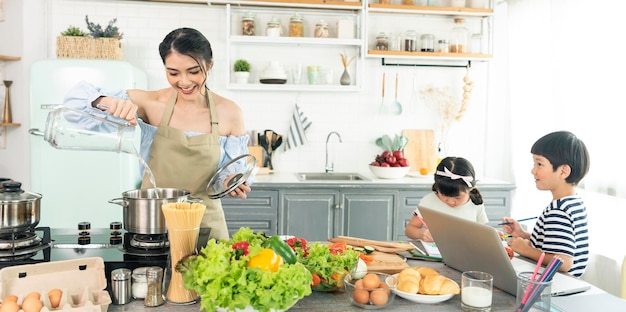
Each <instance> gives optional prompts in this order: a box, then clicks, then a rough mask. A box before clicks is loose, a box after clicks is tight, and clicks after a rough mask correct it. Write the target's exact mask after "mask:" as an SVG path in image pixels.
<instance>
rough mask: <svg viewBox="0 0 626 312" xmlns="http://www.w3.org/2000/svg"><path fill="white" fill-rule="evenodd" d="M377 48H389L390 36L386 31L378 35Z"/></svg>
mask: <svg viewBox="0 0 626 312" xmlns="http://www.w3.org/2000/svg"><path fill="white" fill-rule="evenodd" d="M376 50H384V51H386V50H389V37H388V36H387V35H386V34H385V33H384V32H380V33H378V35H377V36H376Z"/></svg>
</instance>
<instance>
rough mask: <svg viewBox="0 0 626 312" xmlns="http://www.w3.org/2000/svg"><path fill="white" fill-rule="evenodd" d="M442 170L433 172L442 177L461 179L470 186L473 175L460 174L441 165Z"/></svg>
mask: <svg viewBox="0 0 626 312" xmlns="http://www.w3.org/2000/svg"><path fill="white" fill-rule="evenodd" d="M443 170H444V171H437V172H435V174H436V175H438V176H442V177H448V178H450V179H452V180H457V179H462V180H463V181H465V184H467V186H468V187H472V181H474V177H472V176H461V175H458V174H455V173H452V172H451V171H450V170H448V168H446V167H443Z"/></svg>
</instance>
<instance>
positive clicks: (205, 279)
mask: <svg viewBox="0 0 626 312" xmlns="http://www.w3.org/2000/svg"><path fill="white" fill-rule="evenodd" d="M266 239H267V238H266V237H265V235H263V233H261V232H257V233H253V232H252V230H250V229H249V228H241V229H240V230H239V231H238V232H237V233H235V234H233V239H232V240H221V241H219V242H217V241H215V239H211V240H209V241H208V243H207V245H206V246H205V247H204V248H202V250H201V251H200V254H199V255H198V256H197V257H194V258H192V259H189V260H188V261H191V263H188V264H186V265H187V266H188V267H189V268H190V269H188V270H186V271H184V272H183V279H184V282H185V288H187V289H193V290H195V291H196V293H198V295H200V297H201V299H202V301H201V304H200V308H201V309H203V310H205V311H215V310H216V309H217V307H221V308H224V309H226V310H228V311H235V309H245V308H246V307H248V306H250V307H252V308H254V309H255V310H257V311H270V310H271V309H274V310H287V309H288V308H290V307H291V306H292V305H293V304H295V303H296V302H297V301H298V300H300V299H302V298H304V297H305V296H308V295H310V294H311V282H312V278H311V273H310V272H309V271H308V270H307V269H306V268H305V267H304V265H302V264H301V263H297V262H296V263H295V264H283V265H281V266H280V268H279V269H278V271H277V272H269V271H263V270H260V269H256V268H248V267H247V266H246V263H247V262H248V259H250V257H251V256H254V255H256V254H258V253H259V251H260V250H261V249H262V247H261V244H262V243H263V242H264V241H265V240H266ZM241 241H247V242H249V243H250V247H249V252H250V253H249V254H248V255H247V256H242V257H241V258H240V259H239V260H234V259H233V258H232V255H233V249H232V247H231V246H232V245H233V244H235V243H237V242H241Z"/></svg>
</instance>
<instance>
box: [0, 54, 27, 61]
mask: <svg viewBox="0 0 626 312" xmlns="http://www.w3.org/2000/svg"><path fill="white" fill-rule="evenodd" d="M21 59H22V58H21V57H19V56H9V55H2V54H0V61H19V60H21Z"/></svg>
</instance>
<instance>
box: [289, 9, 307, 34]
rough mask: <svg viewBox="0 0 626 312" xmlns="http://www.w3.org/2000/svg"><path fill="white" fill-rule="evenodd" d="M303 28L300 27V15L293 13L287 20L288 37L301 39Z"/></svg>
mask: <svg viewBox="0 0 626 312" xmlns="http://www.w3.org/2000/svg"><path fill="white" fill-rule="evenodd" d="M303 36H304V27H303V26H302V16H301V15H300V13H297V12H296V13H295V14H294V15H293V16H291V18H290V19H289V37H303Z"/></svg>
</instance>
